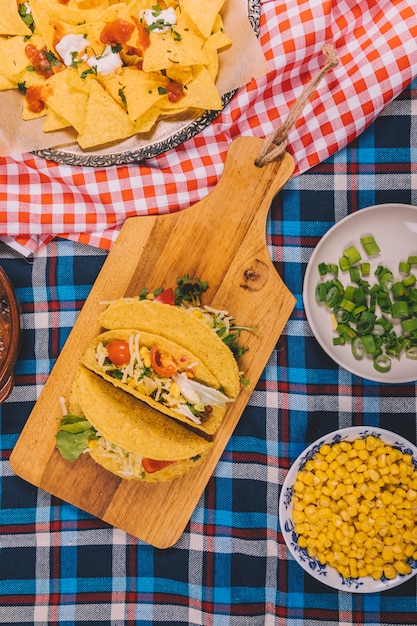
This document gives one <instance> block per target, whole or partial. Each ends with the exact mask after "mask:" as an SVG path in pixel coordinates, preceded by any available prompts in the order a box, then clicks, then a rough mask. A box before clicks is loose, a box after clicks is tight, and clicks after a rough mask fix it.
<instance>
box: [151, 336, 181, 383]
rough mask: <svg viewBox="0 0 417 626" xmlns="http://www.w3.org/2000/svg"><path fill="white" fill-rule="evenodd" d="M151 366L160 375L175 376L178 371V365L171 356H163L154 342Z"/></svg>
mask: <svg viewBox="0 0 417 626" xmlns="http://www.w3.org/2000/svg"><path fill="white" fill-rule="evenodd" d="M150 357H151V366H152V369H153V371H154V372H156V373H157V374H159V375H160V376H173V375H174V374H176V372H177V366H176V365H175V363H174V361H173V359H171V358H170V357H161V353H160V352H159V350H158V346H157V345H156V344H153V346H152V348H151V354H150Z"/></svg>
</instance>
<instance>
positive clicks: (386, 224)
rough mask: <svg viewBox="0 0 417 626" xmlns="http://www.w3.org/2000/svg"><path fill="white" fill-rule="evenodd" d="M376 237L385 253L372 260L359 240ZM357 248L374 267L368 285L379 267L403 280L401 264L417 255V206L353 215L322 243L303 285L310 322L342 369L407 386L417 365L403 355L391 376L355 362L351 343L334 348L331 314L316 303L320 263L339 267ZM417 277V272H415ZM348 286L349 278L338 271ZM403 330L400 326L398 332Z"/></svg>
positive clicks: (382, 206) (415, 376) (396, 206)
mask: <svg viewBox="0 0 417 626" xmlns="http://www.w3.org/2000/svg"><path fill="white" fill-rule="evenodd" d="M369 234H371V235H373V236H374V237H375V240H376V242H377V243H378V245H379V247H380V249H381V253H380V254H379V255H377V256H375V257H370V258H367V257H366V255H365V254H364V253H363V249H362V248H361V244H360V237H361V236H363V235H369ZM350 245H355V246H356V247H357V248H358V250H359V251H360V252H362V260H363V261H365V260H367V261H369V262H370V264H371V275H370V277H369V282H370V283H371V284H374V283H376V279H375V277H374V275H373V273H374V271H375V269H376V267H377V266H378V265H380V264H381V265H384V266H387V267H389V268H390V269H391V270H392V272H393V274H394V276H395V277H400V275H399V272H398V264H399V262H400V261H406V260H407V258H408V256H409V255H417V207H415V206H412V205H408V204H379V205H375V206H372V207H368V208H366V209H360V210H359V211H356V213H352V214H351V215H348V216H347V217H345V218H344V219H342V220H340V222H337V224H335V226H333V227H332V228H331V229H330V230H329V231H327V233H326V234H325V235H324V236H323V237H322V238H321V240H320V241H319V243H318V245H317V247H316V248H315V249H314V252H313V254H312V255H311V257H310V261H309V262H308V265H307V269H306V273H305V276H304V285H303V302H304V309H305V312H306V316H307V320H308V322H309V324H310V328H311V330H312V331H313V334H314V336H315V338H316V339H317V341H318V342H319V344H320V345H321V347H322V348H323V350H324V351H325V352H327V354H328V355H329V356H330V357H331V358H332V359H333V360H334V361H335V362H336V363H338V364H339V365H341V366H342V367H344V368H345V369H346V370H348V371H349V372H351V373H352V374H356V375H357V376H361V377H362V378H365V379H368V380H374V381H376V382H381V383H406V382H412V381H415V380H417V362H416V361H415V360H413V359H409V358H406V357H405V356H402V357H401V358H400V359H393V360H392V366H391V369H390V371H389V372H386V373H379V372H377V371H376V369H375V368H374V366H373V362H372V359H371V358H363V359H361V360H357V359H355V357H354V356H353V354H352V349H351V346H350V344H346V345H344V346H334V345H333V343H332V341H333V337H336V334H335V333H334V332H333V331H332V328H331V318H330V310H329V309H327V308H326V307H325V306H324V305H319V304H317V302H316V298H315V293H316V286H317V284H318V283H319V282H320V276H319V272H318V265H319V263H322V262H323V263H336V264H337V263H338V261H339V258H340V257H341V256H342V252H343V250H345V249H346V248H347V247H348V246H350ZM413 272H414V273H415V274H416V268H413ZM339 278H340V280H341V282H342V283H343V284H345V286H346V285H347V284H348V283H349V276H348V275H347V276H346V275H345V274H344V273H341V272H339ZM396 326H399V322H398V323H396V324H394V327H396Z"/></svg>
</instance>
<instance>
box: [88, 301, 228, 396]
mask: <svg viewBox="0 0 417 626" xmlns="http://www.w3.org/2000/svg"><path fill="white" fill-rule="evenodd" d="M99 323H100V324H101V325H102V327H103V328H105V329H107V330H116V329H131V328H135V329H137V330H138V331H141V332H149V333H155V334H158V335H159V336H160V337H165V338H166V339H169V340H170V341H172V342H174V343H175V344H177V345H179V346H182V347H183V348H185V349H187V350H189V351H190V352H191V353H193V354H195V355H198V357H199V359H200V360H201V362H202V363H203V364H204V365H205V366H206V367H207V369H208V370H209V371H210V372H212V373H213V374H214V375H215V376H216V378H217V379H218V381H219V383H220V386H221V388H222V390H223V391H224V393H225V394H226V395H227V396H228V397H229V398H237V396H238V394H239V391H240V375H239V368H238V365H237V362H236V359H235V357H234V355H233V352H232V351H231V349H230V348H229V347H228V346H227V345H226V344H225V343H224V342H223V341H222V340H221V339H220V337H219V336H218V335H217V334H216V332H215V331H214V330H213V328H210V326H208V325H207V324H206V322H205V321H204V320H203V319H202V318H201V317H200V316H198V315H194V314H193V311H187V310H186V309H184V308H182V307H180V306H172V305H170V304H164V303H163V302H158V301H155V300H136V299H132V300H123V299H122V300H117V301H115V302H113V303H111V304H109V305H108V306H107V308H106V309H105V310H104V311H103V313H102V314H101V315H100V317H99Z"/></svg>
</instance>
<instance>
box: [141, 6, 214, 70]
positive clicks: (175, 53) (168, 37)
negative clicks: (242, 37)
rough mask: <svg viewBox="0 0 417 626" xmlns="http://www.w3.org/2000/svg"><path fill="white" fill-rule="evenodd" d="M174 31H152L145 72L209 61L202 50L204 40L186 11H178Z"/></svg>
mask: <svg viewBox="0 0 417 626" xmlns="http://www.w3.org/2000/svg"><path fill="white" fill-rule="evenodd" d="M173 31H174V32H171V31H166V32H162V33H157V32H155V31H151V33H150V42H151V43H150V46H149V48H147V50H146V51H145V54H144V59H143V70H144V71H145V72H156V71H158V70H163V69H167V68H170V67H175V66H178V65H180V66H190V65H199V64H204V63H206V62H207V58H206V56H205V54H204V52H203V50H202V45H203V41H204V40H203V38H202V36H201V35H200V34H199V32H198V31H197V29H196V27H195V26H194V24H193V23H192V21H191V19H190V18H189V17H188V16H187V15H186V14H185V13H183V12H181V13H180V12H178V11H177V24H175V26H173Z"/></svg>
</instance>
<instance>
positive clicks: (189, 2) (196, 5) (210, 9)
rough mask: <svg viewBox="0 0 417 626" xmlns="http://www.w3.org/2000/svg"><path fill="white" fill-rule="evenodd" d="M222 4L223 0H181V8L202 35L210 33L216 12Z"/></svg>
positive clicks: (206, 35)
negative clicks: (207, 0) (208, 0)
mask: <svg viewBox="0 0 417 626" xmlns="http://www.w3.org/2000/svg"><path fill="white" fill-rule="evenodd" d="M223 4H224V0H210V2H206V1H205V0H181V9H182V10H183V11H185V13H188V15H189V16H190V17H191V19H192V21H193V22H194V24H195V25H196V26H197V28H198V30H199V31H200V33H201V34H202V35H203V37H205V38H207V37H209V36H210V35H211V33H212V30H213V24H214V20H215V17H216V15H217V13H219V11H220V9H221V8H222V6H223Z"/></svg>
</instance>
